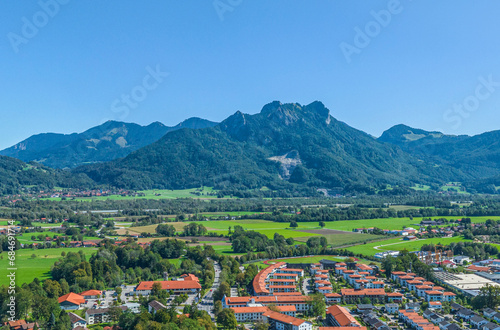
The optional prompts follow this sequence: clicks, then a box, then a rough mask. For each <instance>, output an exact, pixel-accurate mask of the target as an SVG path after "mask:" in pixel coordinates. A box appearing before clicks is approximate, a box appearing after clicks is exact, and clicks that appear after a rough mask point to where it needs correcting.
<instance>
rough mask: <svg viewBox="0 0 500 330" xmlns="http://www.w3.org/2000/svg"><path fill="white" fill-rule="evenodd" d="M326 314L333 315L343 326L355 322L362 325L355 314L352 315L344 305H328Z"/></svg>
mask: <svg viewBox="0 0 500 330" xmlns="http://www.w3.org/2000/svg"><path fill="white" fill-rule="evenodd" d="M326 314H327V315H331V316H332V317H333V318H334V319H335V321H337V323H338V324H339V325H340V326H341V327H345V326H349V325H351V324H353V323H354V324H356V325H360V324H359V323H358V321H357V320H356V319H355V318H354V316H352V315H351V314H350V313H349V312H348V311H347V310H346V309H345V308H344V307H341V306H339V305H333V306H330V307H328V309H327V311H326Z"/></svg>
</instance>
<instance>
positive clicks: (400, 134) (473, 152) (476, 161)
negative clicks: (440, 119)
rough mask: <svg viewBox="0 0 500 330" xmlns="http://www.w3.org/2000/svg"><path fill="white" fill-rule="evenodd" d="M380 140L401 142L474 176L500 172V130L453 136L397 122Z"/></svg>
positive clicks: (407, 148)
mask: <svg viewBox="0 0 500 330" xmlns="http://www.w3.org/2000/svg"><path fill="white" fill-rule="evenodd" d="M378 140H379V141H382V142H387V143H391V144H395V145H398V146H399V147H400V148H401V149H403V150H404V151H406V152H408V153H410V154H412V155H415V156H416V157H419V158H421V159H423V160H425V161H431V162H435V163H441V164H443V165H447V166H451V167H453V168H456V169H458V170H460V171H461V172H463V173H467V174H468V175H469V176H471V177H473V178H489V177H494V176H497V175H499V174H500V131H493V132H487V133H483V134H480V135H475V136H467V135H460V136H453V135H445V134H443V133H441V132H428V131H424V130H420V129H415V128H411V127H408V126H405V125H397V126H394V127H392V128H390V129H389V130H387V131H386V132H384V133H383V134H382V136H381V137H380V138H379V139H378Z"/></svg>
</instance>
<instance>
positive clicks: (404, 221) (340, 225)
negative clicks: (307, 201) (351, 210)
mask: <svg viewBox="0 0 500 330" xmlns="http://www.w3.org/2000/svg"><path fill="white" fill-rule="evenodd" d="M440 218H445V219H448V220H458V219H461V218H462V217H452V216H446V217H432V219H440ZM470 218H471V220H472V222H473V223H482V222H486V220H488V219H491V220H500V216H487V217H470ZM422 219H423V218H413V220H411V219H410V218H385V219H365V220H345V221H331V222H325V223H326V227H325V228H328V229H336V230H345V231H352V230H353V229H356V228H370V227H377V228H380V229H403V227H404V226H406V227H412V228H415V229H417V228H418V224H419V223H420V222H421V221H422ZM302 224H303V223H299V228H300V225H302Z"/></svg>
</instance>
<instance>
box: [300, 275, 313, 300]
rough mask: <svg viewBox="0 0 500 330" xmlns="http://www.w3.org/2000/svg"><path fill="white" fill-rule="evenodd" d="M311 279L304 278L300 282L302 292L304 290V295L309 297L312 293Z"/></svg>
mask: <svg viewBox="0 0 500 330" xmlns="http://www.w3.org/2000/svg"><path fill="white" fill-rule="evenodd" d="M311 283H312V279H311V278H310V277H305V278H304V281H303V282H302V290H304V293H305V295H306V296H307V295H310V294H311V293H312V290H311V289H312V288H311Z"/></svg>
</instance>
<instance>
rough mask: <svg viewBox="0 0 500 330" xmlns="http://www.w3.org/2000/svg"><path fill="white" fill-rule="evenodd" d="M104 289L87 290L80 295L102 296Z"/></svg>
mask: <svg viewBox="0 0 500 330" xmlns="http://www.w3.org/2000/svg"><path fill="white" fill-rule="evenodd" d="M101 295H102V291H100V290H87V291H84V292H82V293H80V296H101Z"/></svg>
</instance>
